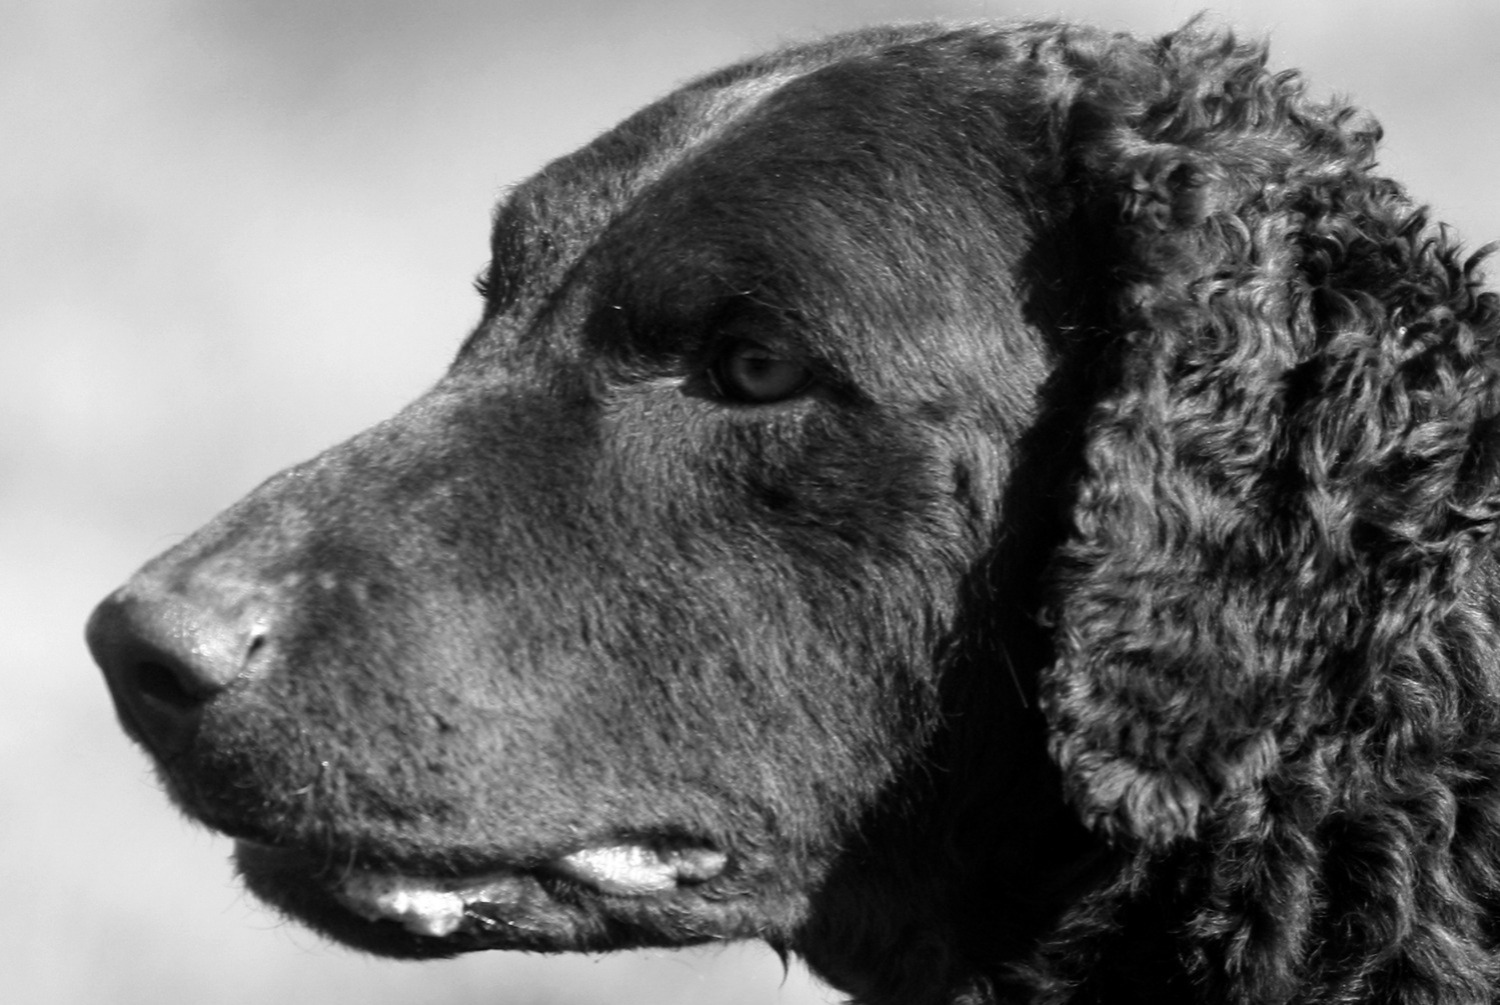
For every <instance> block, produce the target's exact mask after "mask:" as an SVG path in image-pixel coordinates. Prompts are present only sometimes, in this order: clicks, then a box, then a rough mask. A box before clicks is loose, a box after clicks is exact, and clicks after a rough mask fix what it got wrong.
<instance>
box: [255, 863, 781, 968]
mask: <svg viewBox="0 0 1500 1005" xmlns="http://www.w3.org/2000/svg"><path fill="white" fill-rule="evenodd" d="M235 861H236V863H237V865H238V867H239V871H240V874H241V875H242V877H243V878H244V881H245V885H246V886H247V887H248V888H249V889H250V891H251V892H252V893H254V894H255V895H256V896H257V897H259V898H260V899H261V900H264V901H266V902H267V903H269V904H270V905H272V906H273V907H275V908H277V909H279V910H281V911H283V912H285V913H286V914H288V915H290V916H291V917H293V918H295V919H297V920H299V921H301V922H303V923H304V924H307V925H309V926H310V927H312V928H314V929H315V930H317V931H319V932H322V933H323V934H324V935H326V936H328V937H330V938H332V939H334V940H336V941H338V942H342V943H344V944H346V945H349V946H352V947H354V948H356V949H361V950H364V951H366V952H370V953H375V954H378V955H382V956H393V957H404V958H432V957H443V956H453V955H456V954H459V953H465V952H474V951H477V950H482V949H524V950H532V951H538V952H564V951H585V952H596V951H604V950H611V949H630V948H640V947H647V946H683V945H691V944H696V943H700V942H706V941H710V940H719V939H733V938H742V937H754V936H760V937H764V934H765V927H766V920H767V919H766V917H765V912H764V909H763V908H764V905H763V904H757V901H758V900H759V899H760V898H757V897H755V896H753V895H750V894H749V893H748V892H747V890H746V888H745V885H744V883H743V882H742V880H743V877H740V876H737V875H736V873H737V870H736V868H735V863H734V862H733V860H732V859H731V857H730V856H728V855H726V854H725V853H724V852H722V851H719V850H718V849H715V848H713V847H711V846H708V845H674V846H667V847H660V846H657V847H653V846H651V845H648V844H644V843H642V844H631V843H605V844H600V845H597V846H592V847H586V848H582V849H577V850H574V851H571V852H569V853H566V854H559V855H557V856H556V857H553V858H549V859H544V860H542V861H540V862H539V863H538V864H535V865H528V866H518V865H496V866H495V867H493V868H486V869H483V870H479V871H475V872H472V873H468V874H466V875H441V876H439V875H431V874H423V873H422V872H421V870H420V869H419V868H412V869H410V870H408V869H401V870H393V869H390V868H380V869H375V868H363V867H360V866H359V865H358V864H353V865H350V864H347V863H345V864H342V865H332V864H330V859H329V857H328V856H326V855H320V854H314V853H312V852H310V851H307V850H300V849H290V848H285V847H273V846H268V845H264V844H258V843H255V842H251V841H243V840H242V841H238V842H236V846H235ZM772 913H778V914H779V913H781V912H772Z"/></svg>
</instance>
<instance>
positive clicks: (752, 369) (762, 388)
mask: <svg viewBox="0 0 1500 1005" xmlns="http://www.w3.org/2000/svg"><path fill="white" fill-rule="evenodd" d="M712 376H713V382H714V387H715V388H716V389H717V390H718V392H719V393H720V394H722V395H723V396H724V397H726V398H729V399H731V400H733V401H740V402H745V403H747V404H765V403H768V402H772V401H781V400H783V399H785V398H790V397H791V396H793V395H794V394H796V393H797V392H798V391H801V390H802V389H803V388H805V387H807V385H808V384H809V383H811V381H812V372H811V370H809V369H808V366H807V363H806V362H804V361H803V360H801V359H799V358H797V357H796V356H788V355H786V354H785V353H780V352H777V351H775V350H774V349H768V348H766V347H765V346H763V345H761V344H760V343H758V342H740V343H739V344H737V345H736V346H735V347H734V348H733V349H731V350H730V351H729V352H728V353H727V354H725V356H724V357H723V359H721V360H720V361H719V363H718V365H717V366H715V367H714V368H713V371H712Z"/></svg>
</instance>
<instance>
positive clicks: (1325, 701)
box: [1042, 25, 1500, 1001]
mask: <svg viewBox="0 0 1500 1005" xmlns="http://www.w3.org/2000/svg"><path fill="white" fill-rule="evenodd" d="M1054 62H1055V63H1056V64H1057V65H1059V66H1064V67H1066V72H1065V74H1064V75H1063V77H1062V79H1063V80H1064V81H1065V82H1064V83H1062V84H1059V85H1058V86H1057V87H1056V88H1055V90H1056V93H1057V107H1056V113H1055V120H1056V122H1057V123H1058V124H1059V129H1060V130H1061V132H1062V136H1063V138H1062V140H1061V141H1060V142H1061V144H1062V145H1063V147H1064V148H1065V149H1067V150H1070V151H1071V154H1070V156H1071V157H1072V162H1073V178H1074V185H1075V186H1076V187H1077V189H1078V190H1079V192H1080V195H1079V199H1080V202H1081V203H1082V205H1083V207H1084V208H1083V209H1082V210H1081V211H1080V212H1081V215H1082V216H1083V217H1085V218H1086V219H1087V220H1088V221H1089V224H1088V227H1089V232H1090V233H1091V234H1099V233H1106V232H1108V233H1113V235H1114V236H1113V238H1112V243H1111V244H1110V246H1109V248H1108V250H1106V251H1105V252H1102V254H1103V255H1104V257H1105V258H1106V259H1108V265H1109V272H1110V275H1109V277H1108V280H1107V281H1108V282H1109V283H1110V284H1111V292H1110V294H1109V300H1110V302H1109V304H1108V310H1107V314H1108V320H1107V321H1106V322H1105V325H1104V326H1105V327H1107V328H1108V329H1109V333H1108V334H1104V335H1101V336H1100V342H1102V347H1101V345H1100V343H1095V344H1094V345H1092V346H1089V347H1087V348H1086V349H1085V350H1084V351H1093V352H1097V353H1100V354H1101V356H1102V362H1101V363H1100V365H1099V366H1098V367H1097V371H1096V372H1098V373H1099V375H1100V376H1099V380H1100V384H1101V389H1100V392H1099V397H1098V400H1097V404H1096V406H1095V407H1094V410H1093V412H1092V414H1091V415H1090V416H1089V418H1088V420H1087V424H1086V429H1085V441H1086V443H1085V448H1084V456H1083V461H1082V472H1081V476H1080V480H1079V485H1078V487H1077V495H1076V501H1075V508H1074V514H1073V520H1074V528H1073V532H1072V535H1071V539H1070V540H1069V542H1068V543H1067V544H1066V545H1065V547H1064V548H1063V549H1062V551H1061V553H1060V555H1059V557H1058V559H1057V561H1056V564H1055V567H1054V570H1053V589H1054V591H1055V593H1054V602H1053V606H1052V616H1053V618H1054V619H1055V624H1056V630H1057V656H1056V662H1055V664H1054V665H1053V666H1052V667H1051V668H1049V670H1048V671H1047V672H1046V673H1045V675H1044V679H1043V682H1042V687H1043V699H1044V708H1045V710H1046V712H1047V715H1048V717H1049V722H1050V725H1051V728H1052V736H1053V739H1052V751H1053V755H1054V757H1055V758H1056V760H1057V762H1058V764H1059V765H1060V767H1061V768H1062V770H1063V773H1064V776H1065V778H1066V779H1067V784H1068V786H1069V792H1070V796H1071V798H1072V800H1073V802H1074V804H1075V806H1076V807H1077V808H1078V809H1079V811H1080V812H1081V814H1082V815H1083V816H1084V818H1085V819H1086V820H1087V821H1088V822H1089V823H1090V824H1091V825H1092V826H1093V827H1095V828H1096V829H1097V830H1100V831H1101V832H1102V833H1104V834H1105V835H1106V836H1107V837H1109V838H1110V839H1111V840H1113V841H1114V842H1115V843H1116V845H1117V846H1119V847H1121V848H1122V849H1123V850H1125V851H1126V852H1128V853H1129V854H1130V855H1133V856H1134V857H1135V861H1136V869H1137V871H1136V872H1135V873H1134V874H1133V878H1129V877H1126V878H1122V879H1121V881H1120V882H1121V887H1120V889H1119V890H1116V891H1115V892H1114V893H1113V894H1106V895H1101V896H1102V899H1101V902H1100V904H1098V905H1095V906H1094V908H1093V910H1094V911H1095V912H1096V914H1097V915H1098V916H1099V917H1103V916H1104V915H1105V914H1108V913H1109V912H1110V911H1118V910H1123V909H1124V908H1121V907H1119V906H1118V904H1124V903H1125V900H1126V896H1127V893H1126V889H1125V888H1126V887H1129V888H1130V891H1132V892H1131V894H1130V895H1131V896H1138V895H1139V892H1140V889H1141V888H1142V885H1143V884H1148V883H1149V880H1148V878H1147V877H1149V876H1150V875H1152V874H1153V872H1152V870H1151V868H1150V865H1149V863H1150V862H1152V861H1160V860H1161V859H1163V858H1166V857H1171V858H1173V859H1174V861H1175V862H1176V865H1174V870H1175V871H1176V873H1177V875H1179V876H1182V875H1184V874H1186V875H1189V876H1193V877H1194V878H1192V879H1182V880H1181V882H1182V884H1184V889H1185V886H1186V885H1191V884H1193V883H1200V884H1202V886H1201V888H1200V889H1199V890H1198V893H1197V895H1196V896H1194V897H1191V898H1189V897H1188V895H1187V894H1186V893H1184V892H1181V891H1179V893H1176V894H1170V895H1169V894H1166V893H1163V894H1161V896H1163V897H1167V898H1168V899H1174V898H1180V899H1176V900H1174V902H1176V903H1178V904H1179V905H1180V906H1179V908H1178V909H1176V910H1175V913H1171V914H1169V915H1168V916H1167V918H1166V919H1164V922H1163V923H1164V924H1166V923H1170V924H1172V925H1176V926H1178V930H1179V931H1181V932H1186V933H1188V934H1189V935H1190V936H1191V937H1193V938H1194V939H1195V940H1196V941H1197V942H1198V948H1196V949H1194V950H1192V952H1193V953H1197V954H1200V955H1201V956H1203V958H1202V959H1199V960H1198V961H1197V964H1198V965H1197V967H1196V968H1195V969H1196V970H1197V973H1198V978H1197V979H1199V980H1200V981H1204V982H1208V983H1214V982H1217V981H1222V980H1241V981H1243V982H1244V983H1242V984H1241V985H1240V987H1241V988H1242V991H1241V993H1242V994H1243V995H1244V996H1245V1000H1254V1001H1279V1000H1283V999H1284V998H1285V996H1286V995H1287V994H1289V993H1290V988H1291V987H1293V985H1294V981H1295V980H1296V979H1297V978H1298V977H1299V975H1300V977H1301V978H1302V979H1306V978H1308V977H1310V976H1312V975H1311V974H1310V973H1308V971H1310V970H1320V971H1322V976H1323V977H1324V978H1326V979H1327V983H1326V984H1324V986H1325V987H1332V988H1341V989H1342V990H1343V991H1346V992H1347V993H1348V994H1349V995H1350V997H1348V998H1345V997H1340V996H1339V995H1337V994H1330V996H1329V997H1328V998H1327V999H1319V1000H1327V1001H1335V1000H1337V1001H1346V1000H1350V1001H1352V1000H1356V998H1358V999H1360V1000H1367V999H1365V998H1364V997H1363V996H1365V995H1373V994H1377V992H1378V989H1379V988H1380V987H1381V981H1382V979H1383V978H1382V977H1381V975H1382V974H1386V975H1389V974H1393V973H1400V972H1404V973H1405V975H1406V977H1405V980H1406V981H1407V984H1408V986H1410V982H1411V979H1412V977H1413V976H1421V977H1423V978H1424V979H1430V980H1431V982H1432V983H1431V984H1430V987H1432V988H1434V989H1438V988H1448V989H1450V991H1453V989H1457V991H1456V992H1454V993H1455V994H1456V995H1457V996H1456V997H1453V998H1449V997H1444V996H1442V995H1441V994H1435V997H1434V998H1433V999H1432V1000H1443V1001H1447V1000H1461V999H1462V1000H1475V1001H1478V1000H1488V996H1489V990H1488V984H1487V982H1488V981H1489V980H1490V979H1492V978H1493V977H1494V976H1495V974H1494V967H1493V964H1492V963H1491V962H1490V960H1491V956H1490V955H1489V953H1490V950H1491V948H1492V946H1493V942H1494V938H1493V933H1492V931H1491V926H1490V925H1489V924H1488V923H1487V922H1485V921H1484V920H1482V919H1483V918H1484V917H1485V915H1486V913H1487V912H1489V911H1492V910H1493V909H1494V908H1496V907H1497V906H1500V877H1497V874H1496V869H1495V866H1494V864H1493V863H1492V862H1491V859H1490V854H1491V853H1490V850H1489V849H1493V848H1496V847H1500V789H1497V783H1496V779H1497V778H1500V649H1497V637H1500V632H1497V626H1500V605H1497V597H1496V593H1497V587H1500V572H1497V565H1496V560H1495V547H1496V541H1495V536H1496V527H1497V519H1500V438H1497V437H1500V428H1497V423H1500V345H1497V339H1500V305H1497V298H1496V296H1495V295H1494V294H1492V293H1483V292H1480V291H1479V289H1478V281H1477V278H1476V275H1475V265H1476V263H1477V260H1478V259H1479V258H1480V257H1481V256H1475V257H1474V258H1471V259H1470V260H1468V261H1467V262H1465V261H1461V260H1460V258H1459V254H1458V251H1457V249H1456V248H1455V246H1454V244H1453V243H1452V242H1451V241H1450V240H1449V237H1448V235H1447V234H1446V233H1445V232H1444V231H1442V230H1433V229H1431V228H1429V227H1428V226H1427V222H1426V220H1425V218H1424V216H1423V214H1422V212H1421V211H1420V210H1419V209H1416V208H1414V207H1413V206H1412V205H1411V204H1410V203H1409V202H1408V201H1407V200H1406V198H1405V196H1404V193H1403V192H1402V191H1401V189H1400V188H1399V186H1397V185H1396V184H1395V183H1393V182H1391V181H1388V180H1386V179H1384V178H1381V177H1379V176H1378V175H1376V174H1374V173H1372V172H1373V168H1374V161H1373V155H1374V148H1375V144H1376V142H1377V141H1378V138H1379V130H1378V127H1376V126H1374V125H1373V124H1371V123H1365V122H1362V121H1361V120H1360V119H1359V117H1357V116H1356V115H1355V114H1354V113H1353V112H1352V111H1351V110H1350V109H1348V108H1347V107H1345V106H1343V105H1340V104H1338V103H1334V104H1330V105H1318V104H1314V103H1311V102H1309V101H1308V100H1307V99H1306V98H1305V97H1304V94H1303V90H1302V85H1301V83H1300V81H1299V79H1298V78H1297V77H1296V76H1295V75H1293V74H1279V75H1274V74H1271V73H1268V72H1267V71H1266V69H1265V65H1264V64H1265V54H1264V51H1263V49H1262V48H1261V47H1258V46H1256V47H1252V46H1242V45H1240V44H1238V43H1236V42H1235V41H1234V39H1233V38H1231V37H1228V36H1227V35H1214V34H1211V33H1206V32H1204V31H1202V30H1201V29H1199V28H1198V27H1196V26H1194V25H1189V26H1188V28H1187V29H1185V30H1184V31H1182V32H1179V33H1177V34H1174V35H1169V36H1167V37H1165V38H1164V39H1162V40H1161V41H1160V43H1159V44H1158V45H1157V46H1156V48H1155V49H1149V48H1147V47H1139V46H1132V45H1125V44H1120V43H1118V42H1115V41H1113V40H1109V41H1105V42H1101V41H1099V40H1098V38H1097V37H1095V38H1092V39H1089V40H1085V41H1083V42H1080V43H1077V44H1075V45H1074V46H1073V47H1072V48H1070V49H1069V50H1068V51H1067V52H1066V54H1065V55H1063V56H1058V57H1055V58H1054ZM1189 838H1194V839H1196V841H1194V842H1191V843H1189V842H1187V841H1186V839H1189ZM1485 846H1488V848H1487V849H1485V850H1484V851H1483V852H1481V849H1482V848H1485ZM1185 859H1186V860H1191V861H1192V862H1196V863H1197V864H1196V866H1188V867H1185V866H1184V860H1185ZM1111 897H1116V898H1118V904H1117V905H1116V907H1114V908H1108V907H1106V906H1104V905H1105V902H1107V901H1109V900H1110V898H1111ZM1189 900H1191V901H1192V902H1193V904H1194V905H1195V906H1191V907H1189V906H1181V905H1186V904H1187V903H1188V901H1189ZM1315 946H1325V947H1326V946H1338V947H1340V949H1339V950H1338V951H1337V952H1334V951H1332V950H1329V949H1324V950H1313V949H1310V948H1309V947H1315ZM1074 948H1075V949H1076V948H1077V945H1076V944H1075V946H1074ZM1209 957H1212V958H1213V959H1212V960H1210V959H1209ZM1403 968H1404V970H1403ZM1214 975H1218V976H1214ZM1388 979H1390V980H1394V978H1388ZM1464 989H1467V991H1465V990H1464ZM1468 991H1472V992H1473V994H1472V996H1471V997H1470V996H1468ZM1403 1000H1405V999H1403ZM1423 1000H1426V999H1423Z"/></svg>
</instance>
